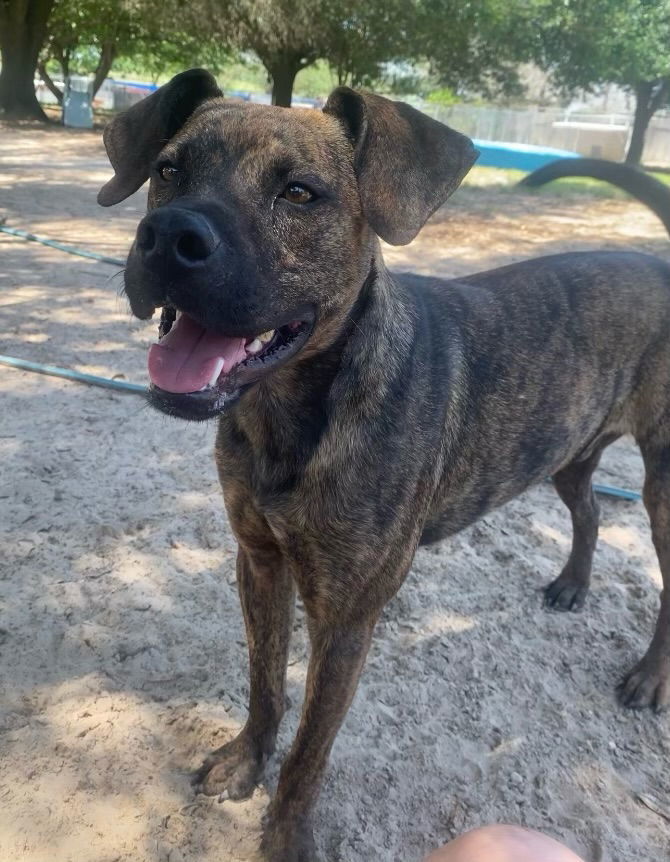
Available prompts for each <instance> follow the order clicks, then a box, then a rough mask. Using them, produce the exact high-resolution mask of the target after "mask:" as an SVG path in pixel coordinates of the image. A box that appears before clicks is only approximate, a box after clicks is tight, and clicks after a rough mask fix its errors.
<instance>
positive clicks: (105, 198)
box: [98, 69, 222, 207]
mask: <svg viewBox="0 0 670 862" xmlns="http://www.w3.org/2000/svg"><path fill="white" fill-rule="evenodd" d="M221 95H222V93H221V90H219V88H218V86H217V84H216V81H215V80H214V78H213V76H212V75H210V73H209V72H206V71H205V70H204V69H190V70H189V71H188V72H182V73H181V74H179V75H176V76H175V77H174V78H173V79H172V80H171V81H169V83H167V84H165V86H163V87H161V88H160V89H159V90H156V92H155V93H152V95H151V96H148V97H147V98H146V99H142V101H141V102H138V103H137V104H136V105H133V107H132V108H129V109H128V110H127V111H124V112H123V113H122V114H119V116H118V117H116V118H115V119H114V120H112V122H111V123H109V125H108V126H106V127H105V131H104V133H103V140H104V142H105V149H106V150H107V155H108V156H109V161H110V162H111V163H112V167H113V168H114V176H113V177H112V179H111V180H110V181H109V182H108V183H106V184H105V185H104V186H103V187H102V188H101V189H100V191H99V192H98V203H99V204H100V205H101V206H103V207H109V206H112V204H118V203H119V201H122V200H124V199H125V198H127V197H128V196H129V195H132V194H133V192H136V191H137V190H138V189H139V188H140V186H141V185H142V184H143V183H144V182H145V181H146V180H147V179H148V177H149V170H150V167H151V163H152V162H153V161H154V159H155V158H156V156H157V155H158V153H159V152H160V151H161V150H162V149H163V147H164V146H165V144H166V143H167V142H168V141H169V140H170V138H171V137H173V136H174V135H175V134H176V133H177V132H178V131H179V129H180V128H181V127H182V126H183V125H184V123H185V122H186V120H188V118H189V117H190V116H191V114H192V113H193V111H195V109H196V108H197V107H198V105H200V104H201V103H202V102H204V101H205V100H206V99H213V98H216V97H217V96H221Z"/></svg>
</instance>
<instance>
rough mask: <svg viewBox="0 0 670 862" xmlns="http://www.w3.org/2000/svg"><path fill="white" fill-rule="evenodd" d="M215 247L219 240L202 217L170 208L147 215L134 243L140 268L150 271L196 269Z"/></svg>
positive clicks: (141, 223) (162, 208) (188, 211)
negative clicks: (140, 261)
mask: <svg viewBox="0 0 670 862" xmlns="http://www.w3.org/2000/svg"><path fill="white" fill-rule="evenodd" d="M219 245H220V239H219V237H218V236H217V234H216V231H215V230H214V228H213V227H212V225H211V224H210V222H209V220H208V219H207V218H206V217H205V216H204V215H202V214H201V213H198V212H194V211H192V210H188V209H180V208H178V207H174V206H167V207H160V208H158V209H155V210H152V211H151V212H150V213H148V215H146V216H145V217H144V218H143V219H142V221H141V222H140V225H139V227H138V229H137V238H136V240H135V247H136V249H137V252H138V254H139V256H140V258H141V259H142V261H143V263H144V265H145V266H148V267H150V268H152V269H155V268H162V267H166V266H168V267H170V268H171V269H172V268H174V267H175V266H177V267H179V268H182V269H191V268H193V267H197V266H200V265H202V264H203V263H204V262H205V261H206V260H207V258H208V257H210V256H211V255H212V254H213V253H214V252H215V251H216V249H217V248H218V246H219Z"/></svg>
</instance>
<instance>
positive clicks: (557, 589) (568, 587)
mask: <svg viewBox="0 0 670 862" xmlns="http://www.w3.org/2000/svg"><path fill="white" fill-rule="evenodd" d="M588 592H589V585H588V583H587V584H584V582H583V581H578V580H575V579H574V578H573V577H572V576H571V575H569V574H567V573H565V572H563V573H562V574H560V575H559V576H558V577H557V578H556V580H555V581H552V582H551V583H550V584H549V586H548V587H547V588H546V589H545V591H544V603H545V605H546V606H547V607H548V608H553V609H554V610H555V611H579V610H581V609H582V608H583V607H584V602H585V601H586V596H587V595H588Z"/></svg>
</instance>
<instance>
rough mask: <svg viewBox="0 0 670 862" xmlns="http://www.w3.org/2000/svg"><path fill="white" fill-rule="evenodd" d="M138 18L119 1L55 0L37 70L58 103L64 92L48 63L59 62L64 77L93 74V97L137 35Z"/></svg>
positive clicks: (61, 99)
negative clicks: (116, 60)
mask: <svg viewBox="0 0 670 862" xmlns="http://www.w3.org/2000/svg"><path fill="white" fill-rule="evenodd" d="M138 18H139V16H137V15H136V16H135V17H133V15H132V14H131V11H130V8H129V6H128V5H127V4H126V3H124V2H122V0H56V3H55V6H54V9H53V12H52V14H51V18H50V19H49V25H48V30H47V38H46V41H45V45H44V47H43V49H42V51H41V55H40V59H39V63H38V71H39V73H40V77H41V78H42V80H43V81H44V82H45V84H46V85H47V87H49V89H50V90H51V92H52V93H53V94H54V95H55V96H56V98H57V99H58V101H59V102H62V101H63V92H62V90H61V89H60V88H59V87H58V86H57V85H56V84H55V82H54V81H53V79H52V78H51V76H50V74H49V72H48V69H47V66H48V64H49V62H50V61H56V62H57V63H58V65H59V66H60V68H61V72H62V76H63V79H64V80H65V79H67V78H68V76H69V75H70V73H71V72H74V73H80V74H90V73H92V74H93V86H92V95H93V96H95V94H96V93H97V92H98V90H99V89H100V87H101V86H102V83H103V81H104V80H105V78H106V77H107V75H108V74H109V70H110V69H111V67H112V63H113V62H114V59H115V58H116V56H117V55H118V53H119V52H120V51H123V50H128V49H129V48H130V47H131V46H132V45H133V43H134V39H135V38H136V37H139V35H140V33H139V26H138Z"/></svg>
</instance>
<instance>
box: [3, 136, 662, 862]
mask: <svg viewBox="0 0 670 862" xmlns="http://www.w3.org/2000/svg"><path fill="white" fill-rule="evenodd" d="M0 168H1V174H0V216H5V217H6V218H7V222H8V224H10V225H12V226H14V227H22V228H29V229H30V230H33V231H34V232H36V233H41V234H44V235H47V236H49V237H52V238H56V239H61V240H63V241H65V242H69V243H73V244H75V245H81V246H84V247H86V248H90V249H96V250H100V251H103V252H105V253H108V254H112V255H116V256H120V257H123V256H124V254H125V252H126V250H127V248H128V246H129V244H130V242H131V239H132V235H133V232H134V228H135V225H136V223H137V220H138V218H139V217H140V214H141V212H142V210H143V208H144V197H143V194H142V193H138V194H137V195H135V196H134V197H133V198H131V199H130V200H128V201H125V202H124V203H123V204H122V205H121V206H120V207H117V208H116V209H114V210H102V209H100V208H98V207H97V206H96V204H95V194H96V192H97V189H98V187H99V186H100V185H101V184H102V183H103V182H104V181H105V180H106V179H107V178H108V177H109V173H110V171H109V167H108V165H107V162H106V160H105V157H104V154H103V150H102V147H101V144H100V141H99V136H97V135H94V134H91V133H85V132H82V133H75V132H65V131H63V130H59V129H52V130H48V131H47V130H33V129H30V128H28V129H16V128H8V127H1V126H0ZM480 179H481V178H480ZM602 247H605V248H635V249H641V250H645V251H651V252H655V253H658V254H661V255H663V256H665V257H670V255H669V251H670V245H669V244H668V239H667V237H666V236H665V234H664V231H663V228H662V226H661V225H660V224H659V223H658V221H657V220H656V219H655V218H654V216H652V215H651V214H649V213H648V212H647V211H646V210H645V209H644V208H642V207H641V206H639V205H637V204H635V203H632V202H629V201H626V200H607V199H601V198H597V199H596V198H594V199H591V198H588V197H585V196H583V195H577V196H575V197H574V198H571V197H566V196H565V195H561V196H560V197H558V196H557V197H552V196H551V195H546V194H544V195H542V196H536V195H529V194H520V193H516V192H512V191H510V190H505V189H499V188H487V187H486V186H484V187H481V186H476V185H472V186H468V187H466V188H464V189H463V190H462V191H460V192H459V193H458V194H457V195H456V196H455V197H454V199H453V201H452V202H451V204H450V206H449V207H448V208H445V209H444V210H443V211H441V212H440V213H438V215H437V216H436V217H435V218H434V219H433V221H432V222H431V223H430V224H429V225H428V226H427V227H426V229H425V230H424V231H423V232H422V234H421V236H420V238H419V239H418V240H417V241H415V242H414V243H413V244H412V245H410V246H408V247H406V248H399V249H389V250H388V260H389V263H390V264H391V265H392V266H393V267H396V268H400V269H403V268H404V269H414V270H416V271H420V272H424V273H436V274H440V275H457V274H462V273H469V272H473V271H475V270H477V269H482V268H486V267H489V266H496V265H501V264H506V263H511V262H513V261H516V260H520V259H522V258H525V257H529V256H532V255H538V254H545V253H554V252H558V251H564V250H569V249H587V248H602ZM0 255H1V260H2V266H1V267H0V306H1V307H0V351H1V352H3V353H7V354H10V355H14V356H21V357H25V358H29V359H33V360H37V361H42V362H50V363H53V364H58V365H64V366H69V367H72V368H77V369H79V370H83V371H89V372H93V373H98V374H104V375H108V376H113V375H118V376H121V377H123V378H125V379H129V380H134V381H138V382H143V381H145V380H146V373H145V356H146V347H147V345H148V344H149V343H150V341H151V340H152V339H153V337H154V335H155V323H149V324H142V323H139V322H137V321H133V320H132V319H131V317H130V315H129V313H128V310H127V307H126V303H125V301H124V300H123V299H122V298H121V297H120V295H119V287H120V284H121V280H120V279H119V277H118V276H117V275H116V274H115V273H114V270H113V268H110V267H109V266H105V265H102V264H96V263H93V262H91V261H86V260H81V259H78V258H74V257H68V256H66V255H63V254H61V253H59V252H56V251H53V250H51V249H48V248H44V247H41V246H36V245H32V244H28V243H24V242H21V241H19V240H15V239H11V238H9V237H7V236H5V235H2V234H0ZM612 349H616V345H613V346H612ZM0 388H1V390H2V414H1V415H2V420H1V425H0V452H1V453H2V461H1V464H2V467H1V468H0V470H1V476H2V481H1V482H0V524H1V528H0V529H1V530H2V542H3V547H2V557H1V558H0V559H1V562H0V601H1V602H2V611H1V614H2V615H1V617H0V656H1V662H0V693H1V694H0V710H1V715H0V858H2V859H8V860H9V859H11V860H21V862H42V860H44V862H54V860H56V862H69V860H72V862H75V860H76V862H126V860H128V862H130V860H132V862H168V860H169V862H194V860H200V861H201V862H210V860H211V862H214V860H217V862H219V860H226V862H228V860H230V862H249V860H252V859H254V858H255V857H254V854H255V848H256V844H257V838H258V830H259V824H260V818H261V815H262V813H263V810H264V808H265V806H266V804H267V801H268V794H269V793H271V792H272V789H273V787H274V784H275V781H276V776H277V770H278V764H279V762H280V760H281V757H282V756H283V755H284V753H285V752H286V750H287V748H288V746H289V745H290V741H291V739H292V736H293V733H294V731H295V728H296V725H297V720H298V713H299V708H300V703H301V699H302V685H303V681H304V677H305V670H306V644H305V638H304V633H303V627H302V619H301V615H300V614H299V615H298V618H297V620H296V636H295V642H294V644H293V648H292V655H291V662H290V667H289V694H290V697H291V700H292V707H291V709H290V710H289V712H288V714H287V717H286V719H285V722H284V725H283V726H282V730H281V735H280V739H279V746H278V752H277V756H276V757H275V758H274V759H273V761H272V763H271V766H270V771H269V777H268V780H267V782H266V784H264V785H263V787H261V788H259V789H258V790H257V791H256V793H255V795H254V797H253V798H252V799H251V800H250V801H248V802H244V803H232V802H223V803H221V804H218V803H217V802H216V801H214V800H210V799H204V798H202V797H194V796H193V794H192V792H191V789H190V785H189V777H188V773H189V771H190V770H191V769H193V768H194V767H196V766H197V765H199V762H200V760H201V758H202V757H203V755H204V754H205V753H206V752H207V751H208V750H210V749H211V748H212V747H215V746H218V745H220V744H222V743H223V742H224V741H225V740H227V739H229V738H231V737H232V736H233V735H234V734H235V733H236V731H237V730H238V729H239V728H240V726H241V725H242V723H243V722H244V719H245V708H246V697H247V664H246V646H245V641H244V633H243V627H242V622H241V616H240V612H239V609H238V601H237V596H236V589H235V582H234V581H235V579H234V559H235V542H234V539H233V537H232V535H231V532H230V528H229V526H228V524H227V522H226V519H225V515H224V511H223V506H222V503H221V499H220V494H219V490H218V486H217V481H216V476H215V471H214V465H213V461H212V457H211V453H212V447H213V433H214V429H213V428H212V426H211V425H192V424H186V423H184V424H182V423H179V422H176V421H169V420H168V419H167V418H165V417H162V416H160V415H158V414H156V413H154V412H152V411H150V410H148V409H146V408H145V407H144V406H143V403H142V401H141V400H140V399H139V398H137V397H135V396H130V395H121V394H116V393H110V392H108V391H104V390H101V389H94V388H89V387H85V386H80V385H76V384H72V383H67V382H64V381H61V380H58V379H56V378H51V377H42V376H38V375H35V374H28V373H24V372H18V371H15V370H10V369H0ZM599 479H600V481H604V482H610V483H612V484H618V485H623V486H629V487H632V488H636V489H639V487H640V485H641V480H642V470H641V464H640V460H639V458H638V455H637V453H636V450H635V449H634V448H633V447H632V445H630V444H629V443H627V442H622V443H619V444H617V445H616V446H615V447H612V449H611V450H610V451H609V452H608V453H607V456H606V458H605V459H604V464H603V467H602V469H601V470H600V471H599ZM602 508H603V527H602V531H601V541H600V545H599V549H598V552H597V555H596V562H595V571H594V584H593V590H592V593H591V596H590V598H589V600H588V602H587V608H586V610H585V612H584V613H582V614H578V615H562V614H555V613H548V612H546V611H544V610H543V609H542V607H541V600H540V594H539V590H540V588H541V587H542V586H543V585H545V584H546V583H547V582H549V581H550V580H551V579H552V578H553V577H554V576H555V575H556V574H557V572H558V571H559V570H560V568H561V566H562V565H563V563H564V561H565V558H566V556H567V554H568V550H569V545H570V529H569V518H568V515H567V512H566V510H565V509H564V508H563V506H562V505H561V503H560V502H559V501H558V499H557V498H556V496H555V494H554V493H553V491H552V488H551V487H550V486H549V485H546V486H545V485H541V486H539V487H537V488H535V489H533V490H532V491H530V492H528V493H527V494H525V495H523V496H522V497H520V498H519V499H517V500H516V501H514V502H513V503H511V504H509V505H508V506H506V507H504V508H503V509H501V510H500V511H498V512H495V513H494V514H492V515H489V516H487V517H486V518H484V519H483V520H482V521H480V522H479V523H478V524H477V525H475V526H474V527H472V528H470V529H469V530H467V531H465V532H463V533H462V534H460V535H458V536H456V537H455V538H453V539H451V540H450V541H448V542H445V543H443V544H441V545H439V546H438V547H436V548H434V549H432V550H421V551H419V553H418V554H417V557H416V560H415V564H414V566H413V569H412V572H411V574H410V576H409V578H408V580H407V583H406V584H405V586H404V587H403V589H402V590H401V592H400V594H399V595H398V596H397V597H396V598H395V599H394V600H393V601H392V602H391V603H390V605H389V606H388V608H387V610H386V612H385V614H384V617H383V619H382V621H381V623H380V625H379V627H378V629H377V633H376V637H375V642H374V646H373V649H372V653H371V655H370V659H369V661H368V664H367V667H366V670H365V672H364V674H363V679H362V682H361V686H360V689H359V692H358V694H357V696H356V699H355V701H354V704H353V706H352V709H351V711H350V713H349V715H348V717H347V719H346V722H345V724H344V727H343V729H342V731H341V733H340V734H339V736H338V738H337V741H336V744H335V747H334V750H333V754H332V758H331V765H330V769H329V771H328V776H327V779H326V783H325V787H324V791H323V794H322V796H321V799H320V801H319V805H318V809H317V813H316V827H317V840H318V842H319V846H320V849H321V852H322V854H323V858H324V860H328V862H338V860H341V861H342V862H359V860H373V859H374V860H377V862H396V860H403V862H404V860H408V862H410V861H411V860H419V859H420V858H421V857H422V855H423V854H425V853H426V852H427V851H428V850H429V849H430V848H432V847H434V846H436V845H438V844H440V843H441V842H443V841H445V840H447V839H448V838H449V837H451V836H452V835H453V834H455V833H457V832H460V831H462V830H464V829H467V828H470V827H474V826H477V825H479V824H483V823H486V822H492V821H508V822H515V823H523V824H526V825H528V826H531V827H534V828H538V829H541V830H544V831H546V832H548V833H549V834H551V835H553V836H555V837H557V838H559V839H561V840H563V841H565V842H566V843H568V844H569V845H570V846H571V847H573V848H574V849H575V850H577V851H578V852H579V853H581V854H582V855H583V856H584V858H585V859H586V860H588V862H604V860H609V862H633V860H635V862H639V860H652V859H653V860H657V859H658V860H660V859H665V858H668V854H669V852H670V842H669V839H668V828H669V827H668V823H667V822H665V821H664V820H663V819H662V817H660V816H659V815H658V814H656V813H654V812H653V811H651V810H649V809H648V808H646V807H643V806H642V805H640V804H639V802H638V801H637V800H636V794H638V793H646V794H652V795H653V796H655V797H657V798H659V799H660V800H662V801H663V800H664V801H665V803H666V805H667V803H668V800H670V773H669V772H668V768H667V763H668V757H669V756H670V731H669V724H668V718H667V717H665V718H663V717H660V718H659V717H656V716H653V715H651V714H647V713H644V714H635V713H629V712H624V711H622V710H621V709H620V708H619V707H618V706H617V705H616V703H615V700H614V688H615V685H616V683H617V682H618V680H619V678H620V676H621V674H622V672H623V671H624V670H626V669H627V668H628V667H629V666H630V665H632V664H633V662H634V661H635V660H636V659H637V658H638V657H639V656H640V655H641V654H642V652H643V651H644V650H645V649H646V646H647V644H648V641H649V639H650V636H651V632H652V628H653V625H654V621H655V615H656V612H657V607H658V591H659V586H660V576H659V572H658V568H657V564H656V559H655V557H654V555H653V553H652V548H651V542H650V539H649V534H648V527H647V519H646V516H645V513H644V509H643V507H642V506H641V504H639V503H626V502H621V501H616V500H613V499H611V498H604V499H603V501H602Z"/></svg>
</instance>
